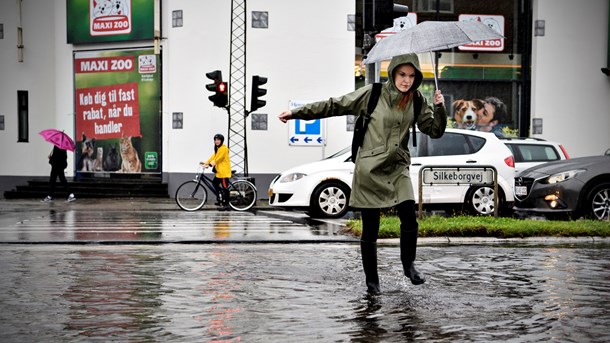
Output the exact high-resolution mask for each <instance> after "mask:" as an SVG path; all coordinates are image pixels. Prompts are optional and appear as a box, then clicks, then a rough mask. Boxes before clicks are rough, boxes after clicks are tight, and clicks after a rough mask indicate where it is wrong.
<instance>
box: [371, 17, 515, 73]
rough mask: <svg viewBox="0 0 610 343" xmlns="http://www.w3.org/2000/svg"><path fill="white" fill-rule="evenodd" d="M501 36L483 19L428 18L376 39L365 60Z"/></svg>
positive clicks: (387, 58)
mask: <svg viewBox="0 0 610 343" xmlns="http://www.w3.org/2000/svg"><path fill="white" fill-rule="evenodd" d="M499 38H504V37H503V36H502V35H501V34H499V33H498V32H496V31H494V30H493V29H492V28H490V27H489V26H487V25H485V24H483V23H481V22H480V21H474V20H473V21H425V22H423V23H420V24H417V25H415V26H413V27H410V28H408V29H406V30H404V31H400V32H398V33H396V34H394V35H392V36H390V37H388V38H385V39H382V40H381V41H379V42H378V43H376V44H375V46H374V47H373V49H371V51H370V52H369V53H368V55H367V57H366V59H364V61H363V63H364V64H369V63H375V62H380V61H384V60H389V59H391V58H392V57H394V56H398V55H404V54H409V53H415V54H417V53H422V52H431V51H437V50H444V49H450V48H454V47H456V46H460V45H464V44H469V43H476V42H480V41H484V40H492V39H499Z"/></svg>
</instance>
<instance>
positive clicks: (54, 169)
mask: <svg viewBox="0 0 610 343" xmlns="http://www.w3.org/2000/svg"><path fill="white" fill-rule="evenodd" d="M40 135H41V136H43V137H44V138H45V140H46V141H47V142H50V143H52V144H53V151H52V152H51V153H50V154H49V164H50V165H51V176H50V178H49V195H47V197H46V198H44V199H43V200H42V202H50V201H53V196H54V195H55V181H56V180H57V178H58V177H59V181H60V182H61V184H62V186H63V187H64V189H65V190H66V192H67V193H68V194H70V195H69V196H68V199H67V201H69V202H72V201H75V200H76V197H75V196H74V193H72V192H71V191H70V186H69V185H68V180H66V174H65V173H64V169H66V167H68V153H67V151H66V149H68V150H70V151H74V141H73V140H72V139H71V138H70V137H68V135H66V134H65V133H64V132H63V131H59V130H54V129H49V130H43V131H41V132H40Z"/></svg>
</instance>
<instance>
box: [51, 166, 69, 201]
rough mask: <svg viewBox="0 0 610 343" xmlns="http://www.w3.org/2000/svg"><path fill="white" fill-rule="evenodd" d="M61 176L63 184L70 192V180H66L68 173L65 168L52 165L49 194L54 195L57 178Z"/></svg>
mask: <svg viewBox="0 0 610 343" xmlns="http://www.w3.org/2000/svg"><path fill="white" fill-rule="evenodd" d="M58 177H59V181H60V182H61V185H62V186H64V188H65V189H66V192H68V194H70V193H71V192H70V187H69V186H68V180H66V174H64V169H63V168H59V167H51V177H50V178H49V188H50V189H49V195H50V196H51V197H53V196H54V195H55V180H57V178H58Z"/></svg>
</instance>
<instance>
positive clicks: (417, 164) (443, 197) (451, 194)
mask: <svg viewBox="0 0 610 343" xmlns="http://www.w3.org/2000/svg"><path fill="white" fill-rule="evenodd" d="M417 137H418V140H417V142H418V143H417V145H418V146H417V156H416V157H412V159H411V171H410V173H411V180H412V182H413V190H414V193H415V199H416V202H417V201H418V199H419V195H418V194H419V172H420V170H421V168H422V167H424V166H466V165H476V163H478V161H477V160H476V158H473V156H472V154H471V151H472V149H471V147H470V145H471V144H469V139H468V136H467V135H464V134H461V133H457V132H445V134H444V135H443V136H442V137H441V138H437V139H434V138H430V137H429V136H427V135H424V134H418V135H417ZM412 149H414V148H412ZM411 151H413V150H411ZM467 190H468V186H455V185H438V186H434V185H433V186H425V187H424V188H423V202H424V203H463V200H464V196H465V194H466V192H467Z"/></svg>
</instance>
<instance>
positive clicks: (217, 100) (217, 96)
mask: <svg viewBox="0 0 610 343" xmlns="http://www.w3.org/2000/svg"><path fill="white" fill-rule="evenodd" d="M205 76H207V77H208V79H210V80H213V81H214V83H210V84H207V85H205V88H207V89H208V90H209V91H210V92H214V94H213V95H210V96H209V97H208V99H210V101H211V102H212V103H213V104H214V106H217V107H226V106H227V103H228V96H227V90H228V89H227V83H226V82H223V81H222V72H221V71H220V70H214V71H211V72H209V73H206V74H205Z"/></svg>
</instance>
